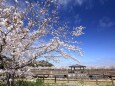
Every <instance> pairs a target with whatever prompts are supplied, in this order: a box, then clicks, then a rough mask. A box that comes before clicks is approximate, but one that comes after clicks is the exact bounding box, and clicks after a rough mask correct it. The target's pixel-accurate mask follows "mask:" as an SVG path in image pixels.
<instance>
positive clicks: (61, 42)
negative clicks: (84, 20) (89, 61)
mask: <svg viewBox="0 0 115 86" xmlns="http://www.w3.org/2000/svg"><path fill="white" fill-rule="evenodd" d="M19 1H20V0H15V2H14V3H13V2H12V3H10V2H7V0H2V1H1V2H0V58H1V61H2V63H4V71H5V72H6V73H7V74H8V75H7V76H8V81H9V79H10V80H11V79H12V80H13V78H14V75H15V74H16V71H19V70H21V69H23V68H24V67H26V66H28V65H29V64H31V63H34V62H35V60H36V59H39V58H47V59H51V60H54V61H55V60H56V59H58V58H59V57H65V58H72V59H74V60H76V58H74V57H73V56H72V55H71V54H69V53H68V52H67V50H71V51H73V52H76V53H77V54H81V55H82V50H81V48H79V47H78V42H77V41H75V39H74V37H75V38H76V37H78V36H80V35H82V34H84V33H83V32H82V30H83V29H84V27H82V26H80V27H76V28H75V29H73V31H69V30H68V27H67V25H65V24H64V25H60V23H61V22H59V21H58V19H59V16H58V9H59V4H58V2H57V1H56V0H41V1H39V0H38V1H36V2H34V1H31V0H26V1H25V2H23V4H24V7H23V8H22V7H20V6H21V4H20V2H19ZM5 58H10V61H6V60H5ZM9 74H10V75H9ZM8 83H9V82H8ZM8 86H9V85H8Z"/></svg>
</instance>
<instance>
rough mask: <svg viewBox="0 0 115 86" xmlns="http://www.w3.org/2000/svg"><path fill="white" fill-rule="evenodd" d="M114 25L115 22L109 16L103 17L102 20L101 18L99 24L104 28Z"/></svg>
mask: <svg viewBox="0 0 115 86" xmlns="http://www.w3.org/2000/svg"><path fill="white" fill-rule="evenodd" d="M113 25H114V23H113V22H112V21H111V20H110V19H109V18H108V17H103V18H102V19H101V20H99V26H100V27H102V28H110V27H112V26H113Z"/></svg>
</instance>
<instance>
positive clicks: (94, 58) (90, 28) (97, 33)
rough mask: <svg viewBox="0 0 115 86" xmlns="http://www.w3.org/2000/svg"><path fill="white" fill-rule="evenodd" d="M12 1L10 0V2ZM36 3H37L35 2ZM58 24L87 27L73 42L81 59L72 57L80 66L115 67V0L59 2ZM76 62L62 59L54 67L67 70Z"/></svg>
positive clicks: (63, 0) (64, 0)
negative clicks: (78, 47)
mask: <svg viewBox="0 0 115 86" xmlns="http://www.w3.org/2000/svg"><path fill="white" fill-rule="evenodd" d="M11 1H12V0H11ZM35 1H36V0H35ZM59 2H60V3H61V6H60V7H59V17H60V23H61V22H67V23H68V26H69V28H70V30H72V29H73V28H74V27H76V26H81V25H82V26H84V27H86V28H85V30H84V33H85V34H84V35H82V36H80V37H78V38H76V40H78V41H80V42H81V44H80V45H79V46H80V47H81V48H82V49H83V51H84V56H83V57H80V56H79V55H78V56H76V55H74V54H73V56H75V57H76V58H78V59H79V60H80V63H79V64H83V65H88V66H95V65H96V66H115V38H114V37H115V5H114V4H115V0H59ZM77 63H78V62H76V61H74V60H71V59H63V58H62V59H61V62H60V63H55V62H53V64H54V65H55V66H69V65H73V64H77Z"/></svg>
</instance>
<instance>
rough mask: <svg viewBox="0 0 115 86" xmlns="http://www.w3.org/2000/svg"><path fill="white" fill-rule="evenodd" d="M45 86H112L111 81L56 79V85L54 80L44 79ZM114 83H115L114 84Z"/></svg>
mask: <svg viewBox="0 0 115 86" xmlns="http://www.w3.org/2000/svg"><path fill="white" fill-rule="evenodd" d="M44 83H45V84H46V86H112V82H111V80H98V82H96V80H76V79H71V80H69V81H68V80H67V79H57V81H56V83H55V80H54V79H52V80H51V79H45V80H44ZM114 83H115V82H114Z"/></svg>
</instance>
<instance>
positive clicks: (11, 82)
mask: <svg viewBox="0 0 115 86" xmlns="http://www.w3.org/2000/svg"><path fill="white" fill-rule="evenodd" d="M6 78H7V82H6V86H14V73H12V74H10V73H6Z"/></svg>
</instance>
